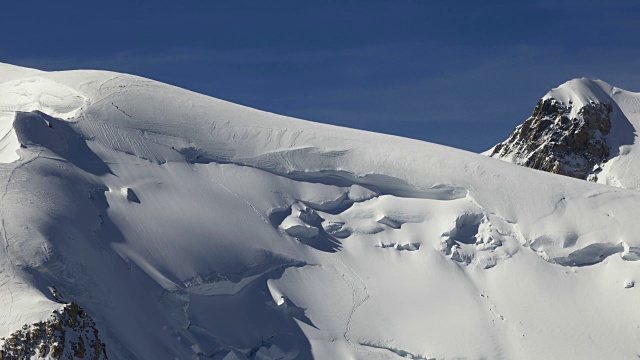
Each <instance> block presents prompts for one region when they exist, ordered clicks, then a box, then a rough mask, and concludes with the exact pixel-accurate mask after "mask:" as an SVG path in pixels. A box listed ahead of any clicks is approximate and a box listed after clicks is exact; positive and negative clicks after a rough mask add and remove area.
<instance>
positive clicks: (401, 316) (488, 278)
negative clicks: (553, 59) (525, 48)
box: [0, 65, 640, 359]
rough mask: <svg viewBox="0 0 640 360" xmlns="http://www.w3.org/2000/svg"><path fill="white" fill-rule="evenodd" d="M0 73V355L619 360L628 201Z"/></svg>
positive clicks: (313, 127) (223, 105) (293, 122)
mask: <svg viewBox="0 0 640 360" xmlns="http://www.w3.org/2000/svg"><path fill="white" fill-rule="evenodd" d="M0 81H2V83H0V109H1V110H2V112H1V113H0V123H1V124H2V125H1V126H2V128H1V131H2V136H1V138H2V148H1V151H0V160H1V161H2V163H0V184H1V185H0V189H2V190H1V194H0V239H1V242H0V243H1V244H2V245H3V246H2V252H1V253H0V281H1V282H0V284H1V285H0V304H2V306H0V333H2V335H4V337H5V340H4V344H3V346H2V350H3V351H4V352H3V354H4V355H7V354H13V355H11V356H14V357H13V358H20V355H15V354H30V355H29V356H31V357H32V358H38V356H40V357H46V356H49V357H51V358H55V357H56V356H61V358H67V357H70V358H72V357H74V356H75V357H79V356H78V351H79V350H78V349H79V346H80V345H79V344H80V343H82V344H84V345H83V346H84V348H83V349H85V351H86V352H85V353H83V356H85V358H99V357H101V356H103V355H101V354H103V353H102V352H101V351H102V348H103V346H104V349H105V350H106V355H107V357H108V358H109V359H247V358H248V359H308V358H317V359H399V358H410V359H434V358H435V359H458V358H467V359H603V358H609V359H632V358H636V357H637V356H638V354H640V342H639V341H638V339H639V338H640V326H639V325H638V324H640V309H639V308H638V306H637V304H638V303H639V301H640V292H639V290H638V288H637V287H636V286H635V282H636V281H638V280H639V279H640V267H639V266H638V265H639V264H640V263H638V262H637V260H639V259H640V237H638V234H639V233H640V222H638V221H637V218H638V217H639V216H640V206H639V205H640V192H637V191H634V190H629V189H624V188H617V187H611V186H607V185H603V184H596V183H592V182H587V181H582V180H578V179H573V178H570V177H564V176H558V175H554V174H549V173H546V172H541V171H536V170H532V169H529V168H527V167H522V166H517V165H514V164H510V163H507V162H504V161H499V160H496V159H493V158H490V157H487V156H483V155H479V154H473V153H469V152H466V151H462V150H457V149H452V148H448V147H444V146H440V145H435V144H430V143H425V142H421V141H416V140H410V139H404V138H399V137H394V136H389V135H382V134H375V133H368V132H364V131H357V130H351V129H346V128H341V127H336V126H329V125H323V124H317V123H312V122H307V121H303V120H297V119H292V118H287V117H284V116H279V115H275V114H270V113H266V112H262V111H258V110H254V109H250V108H246V107H243V106H239V105H235V104H231V103H228V102H225V101H221V100H217V99H214V98H210V97H207V96H203V95H199V94H196V93H193V92H189V91H187V90H183V89H179V88H176V87H173V86H169V85H165V84H161V83H158V82H155V81H151V80H148V79H143V78H140V77H135V76H130V75H124V74H118V73H110V72H103V71H63V72H38V71H32V70H29V69H21V68H16V67H13V66H8V65H2V66H0ZM578 83H586V84H588V85H589V86H585V87H584V88H579V89H575V91H574V92H569V91H565V90H558V91H557V92H558V93H559V94H560V93H562V94H565V93H566V96H567V98H566V99H567V100H568V99H571V100H572V101H573V103H574V104H577V103H578V100H580V101H582V100H588V99H592V97H594V96H595V95H596V94H597V95H600V92H597V93H594V92H595V91H596V90H597V89H602V87H600V86H601V85H602V84H600V83H592V82H586V81H582V80H581V81H578ZM594 84H595V85H594ZM596 85H597V87H593V88H592V87H591V86H596ZM602 86H604V85H602ZM587 90H589V91H590V92H586V91H587ZM616 91H617V92H616ZM603 92H604V90H603ZM605 93H606V92H605ZM611 93H612V94H613V95H611V96H616V94H624V95H625V96H626V97H624V99H634V97H633V96H634V95H633V94H628V93H624V92H622V91H619V90H612V92H611ZM618 96H620V97H619V99H623V98H622V95H618ZM628 101H631V100H628ZM621 102H622V100H619V101H618V100H617V101H616V103H611V107H612V109H613V110H612V114H613V115H611V116H610V118H611V122H612V125H611V133H614V132H615V131H618V130H616V129H618V127H617V125H616V124H615V122H616V121H622V116H619V114H621V110H620V109H622V105H621ZM583 103H585V104H586V103H589V102H588V101H587V102H583ZM625 104H626V102H625ZM576 114H577V113H576ZM624 115H625V116H626V119H627V120H628V121H635V120H637V118H633V117H632V115H633V114H627V113H624ZM619 129H622V127H620V128H619ZM620 131H622V130H620ZM603 135H605V134H603ZM607 139H608V138H607ZM616 139H621V138H616ZM630 139H631V140H630V141H631V143H629V144H626V143H625V144H624V145H625V146H627V148H625V149H628V151H627V150H624V151H626V153H625V155H624V156H626V157H624V158H623V157H622V155H619V157H618V159H620V160H615V159H614V160H610V161H608V162H607V164H606V165H605V169H604V170H603V171H602V172H601V173H600V174H599V175H598V179H599V181H601V179H605V178H606V176H603V175H606V174H611V176H621V175H620V174H621V171H620V170H616V171H614V170H613V168H612V170H610V171H609V172H608V173H606V171H607V168H606V167H607V166H612V165H613V164H614V162H615V163H620V166H622V164H623V161H627V163H628V164H632V163H633V161H632V159H633V151H634V149H635V148H634V146H635V145H634V143H635V141H634V139H633V138H632V137H630ZM607 141H609V140H607ZM608 144H611V143H608ZM624 151H623V152H624ZM621 154H622V152H621ZM609 155H610V156H611V155H612V153H610V154H609ZM625 159H626V160H625ZM628 168H629V169H630V171H629V172H630V173H631V172H632V170H633V169H632V168H631V167H630V166H628ZM617 169H620V168H619V167H618V168H617ZM636 174H638V173H636ZM632 177H633V175H631V174H629V175H628V177H615V179H616V180H617V181H619V182H620V183H621V184H623V185H624V184H627V183H626V182H627V181H632V180H630V179H631V178H632ZM626 187H629V188H632V186H626ZM64 304H67V305H64ZM54 311H56V313H54ZM69 312H72V313H74V314H78V313H81V314H82V316H83V317H81V320H82V321H79V320H77V319H78V316H79V315H78V316H69V314H68V313H69ZM52 314H53V315H52ZM56 314H57V315H56ZM71 318H73V319H76V320H75V321H68V320H65V319H71ZM60 319H62V320H60ZM79 323H81V324H84V325H82V326H80V325H78V324H79ZM47 324H50V325H47ZM54 324H57V325H55V326H54ZM74 324H75V326H74ZM47 326H49V327H51V328H53V327H55V328H56V329H57V330H58V332H55V333H53V332H52V335H51V336H42V335H39V336H36V335H33V334H34V332H35V333H37V334H41V333H42V330H39V329H45V332H46V329H47ZM93 329H95V331H94V330H93ZM61 333H64V334H68V335H67V336H66V338H65V339H70V340H69V341H68V342H67V340H65V344H66V343H68V344H69V345H65V346H62V349H60V348H61V346H60V345H59V344H60V340H55V339H59V338H60V334H61ZM33 338H35V339H36V340H33V341H32V340H29V339H33ZM11 339H13V340H11ZM52 339H53V340H52ZM25 344H26V345H25ZM56 344H57V345H56ZM34 346H35V347H38V349H35V350H34V349H33V347H34ZM39 346H41V347H42V351H40V348H39ZM25 348H26V349H25ZM55 349H57V350H55ZM54 350H55V351H57V352H55V353H54ZM60 351H64V354H62V355H60ZM6 357H7V358H12V357H10V356H8V355H7V356H6Z"/></svg>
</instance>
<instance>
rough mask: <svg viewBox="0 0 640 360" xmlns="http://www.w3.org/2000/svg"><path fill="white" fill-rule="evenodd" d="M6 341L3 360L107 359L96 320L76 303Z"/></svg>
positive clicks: (0, 351) (0, 356)
mask: <svg viewBox="0 0 640 360" xmlns="http://www.w3.org/2000/svg"><path fill="white" fill-rule="evenodd" d="M2 340H3V343H2V345H1V346H0V360H18V359H34V358H35V359H87V360H103V359H104V360H106V359H107V352H106V348H105V344H104V343H103V342H102V341H101V340H100V338H99V337H98V329H97V328H96V324H95V322H94V321H93V320H92V319H91V318H90V317H89V315H87V313H85V312H84V310H82V308H81V307H80V306H79V305H78V304H76V303H74V302H72V303H69V304H66V305H65V306H64V307H63V308H62V309H61V310H60V311H54V312H53V314H52V315H51V317H50V318H49V319H48V320H46V321H41V322H37V323H35V324H31V325H24V326H23V327H22V329H20V330H17V331H15V332H14V333H12V334H11V335H10V336H9V337H7V338H6V339H2Z"/></svg>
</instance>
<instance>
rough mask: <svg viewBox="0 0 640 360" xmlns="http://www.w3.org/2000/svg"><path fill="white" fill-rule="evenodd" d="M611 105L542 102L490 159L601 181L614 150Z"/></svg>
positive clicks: (551, 99) (491, 154)
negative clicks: (610, 141) (608, 138)
mask: <svg viewBox="0 0 640 360" xmlns="http://www.w3.org/2000/svg"><path fill="white" fill-rule="evenodd" d="M612 112H613V106H612V105H611V103H610V102H600V101H595V100H589V101H585V102H584V103H580V104H576V103H574V102H573V101H572V100H568V101H562V100H558V99H556V98H554V97H549V96H547V97H545V98H543V99H542V100H540V101H539V102H538V104H537V106H536V108H535V110H534V111H533V114H532V115H531V117H529V118H528V119H527V120H526V121H525V122H524V123H523V124H522V125H519V126H518V127H516V129H515V130H514V132H513V133H512V134H511V136H509V138H508V139H507V140H505V141H504V142H502V143H500V144H498V145H496V146H495V147H494V149H493V151H492V152H491V153H490V156H492V157H495V158H500V159H503V160H506V161H510V162H513V163H515V164H519V165H523V166H527V167H530V168H533V169H538V170H543V171H548V172H552V173H556V174H562V175H566V176H571V177H575V178H579V179H588V180H593V181H595V180H597V173H598V172H599V170H600V167H601V165H602V164H603V163H604V162H606V161H607V159H608V158H609V154H610V147H609V146H608V145H607V141H606V136H607V135H608V134H609V133H610V131H611V114H612Z"/></svg>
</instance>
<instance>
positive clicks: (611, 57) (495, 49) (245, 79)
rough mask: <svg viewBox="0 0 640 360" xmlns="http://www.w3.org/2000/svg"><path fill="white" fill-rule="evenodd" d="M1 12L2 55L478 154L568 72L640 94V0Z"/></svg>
mask: <svg viewBox="0 0 640 360" xmlns="http://www.w3.org/2000/svg"><path fill="white" fill-rule="evenodd" d="M61 4H62V5H61ZM2 8H3V17H2V18H3V19H2V22H0V61H2V62H8V63H13V64H17V65H23V66H30V67H36V68H40V69H43V70H63V69H76V68H91V69H106V70H113V71H119V72H127V73H132V74H136V75H141V76H145V77H149V78H152V79H156V80H160V81H163V82H167V83H171V84H174V85H178V86H181V87H184V88H187V89H190V90H194V91H197V92H201V93H204V94H208V95H212V96H215V97H218V98H222V99H225V100H229V101H233V102H236V103H240V104H243V105H248V106H251V107H255V108H259V109H263V110H268V111H272V112H276V113H280V114H285V115H290V116H294V117H299V118H304V119H308V120H313V121H319V122H326V123H331V124H338V125H343V126H349V127H355V128H360V129H366V130H372V131H378V132H385V133H390V134H396V135H401V136H407V137H412V138H417V139H422V140H426V141H431V142H436V143H441V144H446V145H450V146H454V147H459V148H463V149H467V150H471V151H482V150H485V149H487V148H489V147H491V146H492V145H493V144H495V143H496V142H498V141H501V140H503V139H504V138H506V137H507V136H508V135H509V133H510V132H511V131H512V130H513V128H514V127H515V126H516V125H517V124H519V123H521V122H522V121H523V120H524V119H526V118H527V117H528V115H529V114H530V113H531V111H532V110H533V107H534V106H535V104H536V102H537V100H538V99H539V98H540V97H541V96H543V95H544V94H545V93H546V92H547V91H548V90H549V89H550V88H552V87H555V86H557V85H559V84H560V83H562V82H564V81H566V80H569V79H571V78H573V77H579V76H587V77H592V78H600V79H603V80H605V81H608V82H609V83H611V84H613V85H616V86H618V87H621V88H625V89H628V90H632V91H640V21H639V19H640V1H638V0H630V1H615V0H614V1H611V0H610V1H606V0H603V1H589V0H584V1H578V0H569V1H562V0H560V1H552V0H548V1H547V0H545V1H527V2H524V1H522V2H519V1H507V0H505V1H477V0H470V1H375V0H373V1H348V0H346V1H322V2H320V1H318V2H315V1H278V0H269V1H205V0H201V1H143V0H137V1H135V0H131V1H109V2H106V1H104V2H93V1H87V0H83V1H74V0H64V1H59V2H58V1H31V0H7V1H3V3H2Z"/></svg>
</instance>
